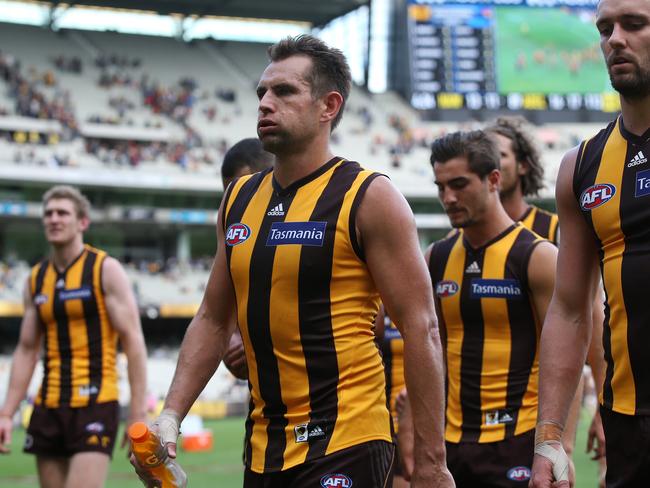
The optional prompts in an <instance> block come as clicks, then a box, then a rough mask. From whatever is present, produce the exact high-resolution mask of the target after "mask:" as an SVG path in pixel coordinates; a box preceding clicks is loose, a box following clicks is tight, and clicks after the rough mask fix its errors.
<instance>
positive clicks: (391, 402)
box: [381, 315, 406, 432]
mask: <svg viewBox="0 0 650 488" xmlns="http://www.w3.org/2000/svg"><path fill="white" fill-rule="evenodd" d="M381 353H382V357H383V359H384V370H385V373H386V399H387V400H388V408H389V409H390V413H391V415H392V417H393V425H394V426H395V431H396V432H397V430H398V428H399V424H398V422H397V411H396V410H395V399H396V398H397V395H398V394H399V392H400V391H402V390H403V389H404V387H405V386H406V380H405V379H404V339H402V335H401V334H400V333H399V330H398V329H397V327H395V324H394V323H393V321H392V320H390V318H389V317H388V315H386V316H385V325H384V340H383V341H382V344H381Z"/></svg>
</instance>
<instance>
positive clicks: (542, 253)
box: [528, 241, 557, 324]
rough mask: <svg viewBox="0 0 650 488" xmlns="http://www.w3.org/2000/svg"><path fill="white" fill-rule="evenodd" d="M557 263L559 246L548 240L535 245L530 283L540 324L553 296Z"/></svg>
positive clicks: (529, 265) (529, 268)
mask: <svg viewBox="0 0 650 488" xmlns="http://www.w3.org/2000/svg"><path fill="white" fill-rule="evenodd" d="M556 264H557V248H556V247H555V246H554V245H553V244H551V243H550V242H546V241H544V242H540V243H539V244H538V245H537V246H535V248H534V249H533V252H532V253H531V255H530V260H529V261H528V285H529V286H530V289H531V292H532V298H533V306H534V309H535V315H536V317H537V320H538V322H539V323H540V324H542V323H544V318H545V317H546V312H547V311H548V306H549V304H550V302H551V297H552V296H553V289H554V287H555V267H556Z"/></svg>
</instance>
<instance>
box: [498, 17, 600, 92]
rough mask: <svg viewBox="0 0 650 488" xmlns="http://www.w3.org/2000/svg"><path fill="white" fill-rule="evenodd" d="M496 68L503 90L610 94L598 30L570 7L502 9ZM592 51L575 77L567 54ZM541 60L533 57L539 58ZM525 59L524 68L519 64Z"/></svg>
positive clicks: (581, 64) (590, 21) (499, 18)
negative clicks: (518, 62) (520, 59)
mask: <svg viewBox="0 0 650 488" xmlns="http://www.w3.org/2000/svg"><path fill="white" fill-rule="evenodd" d="M495 14H496V27H495V30H496V35H495V37H496V39H495V44H496V67H497V77H498V86H499V91H501V92H502V93H509V92H526V93H602V92H606V91H611V90H612V88H611V85H610V83H609V78H608V76H607V70H606V68H605V64H604V61H603V59H602V55H601V54H600V50H599V47H598V43H599V36H598V31H597V30H596V27H595V25H594V23H593V21H592V20H591V19H581V18H580V17H579V16H578V15H577V14H575V13H572V12H570V11H568V10H567V9H551V8H528V7H526V8H524V7H498V8H496V9H495ZM587 52H591V53H592V56H591V57H589V58H588V59H583V61H582V62H581V63H580V67H579V68H578V69H577V70H576V72H574V73H572V72H571V70H570V69H569V67H568V63H567V62H566V61H565V60H563V58H564V57H566V56H571V55H575V56H577V55H579V53H580V54H585V53H587ZM536 53H537V55H538V56H541V55H542V53H544V54H543V60H542V59H537V60H536V59H535V55H536ZM520 57H523V58H524V59H525V60H526V61H525V66H524V67H522V66H519V67H518V66H517V60H518V59H519V58H520Z"/></svg>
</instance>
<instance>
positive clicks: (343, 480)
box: [320, 473, 352, 488]
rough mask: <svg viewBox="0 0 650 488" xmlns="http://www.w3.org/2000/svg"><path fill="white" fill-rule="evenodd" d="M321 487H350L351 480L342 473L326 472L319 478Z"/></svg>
mask: <svg viewBox="0 0 650 488" xmlns="http://www.w3.org/2000/svg"><path fill="white" fill-rule="evenodd" d="M320 485H321V486H322V487H323V488H350V487H351V486H352V480H351V479H350V478H348V477H347V476H345V475H344V474H341V473H337V474H326V475H325V476H323V477H322V478H321V479H320Z"/></svg>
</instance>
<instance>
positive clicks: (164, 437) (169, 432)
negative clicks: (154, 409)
mask: <svg viewBox="0 0 650 488" xmlns="http://www.w3.org/2000/svg"><path fill="white" fill-rule="evenodd" d="M179 424H180V421H179V417H178V414H177V413H176V412H174V411H173V410H171V409H168V408H166V409H165V410H163V411H162V412H160V415H159V416H158V418H157V419H156V420H155V422H154V425H155V426H156V427H157V428H158V435H159V437H160V441H161V442H162V444H163V445H165V444H167V443H168V442H173V443H176V440H177V439H178V433H179V432H178V431H179V426H180V425H179Z"/></svg>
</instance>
